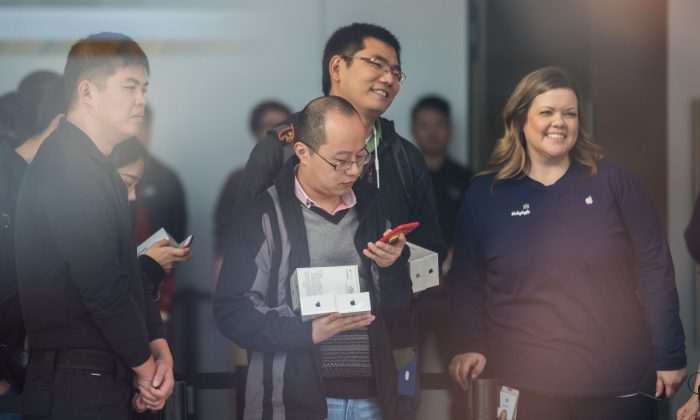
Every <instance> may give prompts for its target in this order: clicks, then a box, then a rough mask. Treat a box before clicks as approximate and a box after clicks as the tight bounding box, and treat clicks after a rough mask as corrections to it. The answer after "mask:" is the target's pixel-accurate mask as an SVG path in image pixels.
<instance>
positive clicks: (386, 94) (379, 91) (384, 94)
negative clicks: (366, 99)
mask: <svg viewBox="0 0 700 420" xmlns="http://www.w3.org/2000/svg"><path fill="white" fill-rule="evenodd" d="M370 92H372V93H374V94H375V95H378V96H381V97H383V98H384V99H387V98H389V92H387V91H386V90H384V89H370Z"/></svg>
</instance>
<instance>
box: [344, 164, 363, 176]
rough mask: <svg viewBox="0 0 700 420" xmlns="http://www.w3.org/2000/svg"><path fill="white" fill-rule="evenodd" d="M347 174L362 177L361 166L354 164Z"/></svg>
mask: <svg viewBox="0 0 700 420" xmlns="http://www.w3.org/2000/svg"><path fill="white" fill-rule="evenodd" d="M345 173H346V174H348V175H352V176H359V175H360V165H358V164H357V162H353V163H352V166H350V167H349V168H348V170H347V171H345Z"/></svg>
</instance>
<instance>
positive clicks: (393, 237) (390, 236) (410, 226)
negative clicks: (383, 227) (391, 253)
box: [378, 222, 420, 244]
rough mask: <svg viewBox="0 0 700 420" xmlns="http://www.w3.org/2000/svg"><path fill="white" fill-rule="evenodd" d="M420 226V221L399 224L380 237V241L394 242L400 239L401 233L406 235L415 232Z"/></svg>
mask: <svg viewBox="0 0 700 420" xmlns="http://www.w3.org/2000/svg"><path fill="white" fill-rule="evenodd" d="M418 226H420V222H411V223H406V224H403V225H400V226H397V227H395V228H394V229H392V230H391V232H387V233H386V235H384V236H382V237H381V238H379V241H378V242H385V243H388V244H393V243H394V242H396V241H398V240H399V235H401V234H402V233H403V234H404V235H408V234H409V233H411V232H413V231H414V230H415V229H416V228H417V227H418Z"/></svg>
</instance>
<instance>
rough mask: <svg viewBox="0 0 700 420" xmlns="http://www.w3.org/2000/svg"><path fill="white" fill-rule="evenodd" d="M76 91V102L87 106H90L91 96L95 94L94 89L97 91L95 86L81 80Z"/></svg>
mask: <svg viewBox="0 0 700 420" xmlns="http://www.w3.org/2000/svg"><path fill="white" fill-rule="evenodd" d="M77 89H78V101H80V102H84V103H87V104H88V105H92V101H93V94H94V92H95V89H97V86H95V85H94V84H92V83H91V82H90V81H88V80H81V81H80V83H78V88H77Z"/></svg>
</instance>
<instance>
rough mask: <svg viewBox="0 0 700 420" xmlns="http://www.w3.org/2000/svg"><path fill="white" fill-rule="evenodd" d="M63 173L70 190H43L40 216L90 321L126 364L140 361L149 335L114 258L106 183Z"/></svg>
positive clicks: (113, 224) (116, 251) (116, 256)
mask: <svg viewBox="0 0 700 420" xmlns="http://www.w3.org/2000/svg"><path fill="white" fill-rule="evenodd" d="M64 171H65V172H64V174H61V175H62V176H60V178H61V179H66V183H65V185H70V188H60V189H47V190H46V192H45V193H44V194H42V200H43V202H42V203H41V206H42V207H43V208H44V209H46V211H45V212H44V215H45V217H46V219H47V222H48V225H49V227H50V229H51V231H52V234H53V237H54V240H55V241H56V245H57V247H58V249H59V250H60V251H61V253H62V256H63V259H65V261H67V263H68V264H67V266H68V267H69V270H70V275H71V278H72V279H73V281H74V283H75V286H76V287H77V288H78V290H79V291H80V295H81V298H82V302H83V304H84V306H85V308H86V309H87V310H88V312H90V314H91V315H92V319H93V321H94V322H95V325H96V326H97V328H98V329H99V330H100V332H101V333H102V335H103V336H104V337H105V339H106V340H107V342H108V343H109V344H110V346H111V348H112V349H113V350H114V352H115V353H116V354H118V355H119V356H120V357H121V358H122V359H124V361H125V362H126V363H127V364H128V365H129V366H138V365H141V364H142V363H144V362H145V361H146V360H147V359H148V357H149V356H150V354H151V351H150V348H149V345H148V343H149V341H150V340H149V333H148V331H147V328H146V325H145V323H144V319H143V313H142V311H141V309H140V308H139V305H138V304H137V303H136V301H135V299H134V296H133V293H132V291H131V288H130V287H129V277H128V276H129V274H128V273H127V272H126V271H125V270H124V268H123V267H122V264H121V262H120V259H119V255H120V252H119V249H118V244H119V232H117V228H118V223H116V222H115V219H114V216H113V211H114V210H113V208H114V207H115V203H113V202H110V198H109V196H108V195H106V194H105V192H104V191H102V190H101V189H104V188H105V187H109V186H108V185H104V184H102V183H100V182H96V181H95V180H94V179H87V177H85V176H84V171H76V170H72V169H71V168H64ZM64 177H65V178H64ZM129 233H131V232H129Z"/></svg>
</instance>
